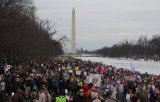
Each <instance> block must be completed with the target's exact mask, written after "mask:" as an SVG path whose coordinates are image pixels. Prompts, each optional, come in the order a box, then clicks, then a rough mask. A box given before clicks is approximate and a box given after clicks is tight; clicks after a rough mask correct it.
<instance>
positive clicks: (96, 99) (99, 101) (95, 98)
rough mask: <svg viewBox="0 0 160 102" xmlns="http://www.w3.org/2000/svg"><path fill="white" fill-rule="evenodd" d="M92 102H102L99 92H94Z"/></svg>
mask: <svg viewBox="0 0 160 102" xmlns="http://www.w3.org/2000/svg"><path fill="white" fill-rule="evenodd" d="M92 102H101V100H100V99H99V96H98V93H94V99H93V101H92Z"/></svg>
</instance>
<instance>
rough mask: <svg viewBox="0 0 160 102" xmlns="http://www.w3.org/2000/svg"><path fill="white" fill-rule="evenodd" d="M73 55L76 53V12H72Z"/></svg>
mask: <svg viewBox="0 0 160 102" xmlns="http://www.w3.org/2000/svg"><path fill="white" fill-rule="evenodd" d="M71 53H74V54H75V53H76V22H75V10H74V8H73V10H72V38H71Z"/></svg>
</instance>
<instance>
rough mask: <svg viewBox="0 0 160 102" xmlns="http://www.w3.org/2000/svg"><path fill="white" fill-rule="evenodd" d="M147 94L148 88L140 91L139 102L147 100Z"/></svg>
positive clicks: (146, 101)
mask: <svg viewBox="0 0 160 102" xmlns="http://www.w3.org/2000/svg"><path fill="white" fill-rule="evenodd" d="M148 94H149V92H148V89H145V90H144V91H142V92H141V93H140V102H149V98H148Z"/></svg>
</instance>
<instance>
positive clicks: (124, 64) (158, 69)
mask: <svg viewBox="0 0 160 102" xmlns="http://www.w3.org/2000/svg"><path fill="white" fill-rule="evenodd" d="M76 58H78V59H82V60H86V61H88V60H90V61H93V62H102V63H103V64H106V65H112V66H115V67H116V68H127V69H131V63H132V65H133V66H134V67H135V70H136V71H140V72H141V73H145V72H148V73H150V74H157V75H160V62H154V61H144V60H133V59H117V58H108V57H107V58H101V57H76Z"/></svg>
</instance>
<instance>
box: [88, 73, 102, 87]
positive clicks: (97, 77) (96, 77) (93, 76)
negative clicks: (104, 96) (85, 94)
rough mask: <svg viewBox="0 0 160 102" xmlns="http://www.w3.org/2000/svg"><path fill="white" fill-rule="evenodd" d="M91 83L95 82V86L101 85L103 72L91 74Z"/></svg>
mask: <svg viewBox="0 0 160 102" xmlns="http://www.w3.org/2000/svg"><path fill="white" fill-rule="evenodd" d="M89 83H93V84H94V85H95V86H100V85H101V74H90V75H89Z"/></svg>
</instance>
